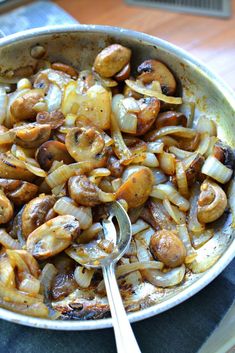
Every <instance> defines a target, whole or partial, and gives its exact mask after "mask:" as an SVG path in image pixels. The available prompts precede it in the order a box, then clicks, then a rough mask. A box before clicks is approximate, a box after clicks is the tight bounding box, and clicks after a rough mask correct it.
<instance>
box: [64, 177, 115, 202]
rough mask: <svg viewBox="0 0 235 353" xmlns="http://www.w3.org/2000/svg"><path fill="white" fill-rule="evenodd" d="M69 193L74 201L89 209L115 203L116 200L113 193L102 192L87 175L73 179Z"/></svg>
mask: <svg viewBox="0 0 235 353" xmlns="http://www.w3.org/2000/svg"><path fill="white" fill-rule="evenodd" d="M68 191H69V195H70V197H71V198H72V199H73V200H74V201H76V202H77V203H78V204H80V205H83V206H88V207H93V206H96V205H98V204H100V203H101V202H109V201H113V199H114V196H113V197H112V194H111V193H105V192H103V191H102V190H100V189H99V188H98V186H97V185H96V184H94V183H92V182H91V181H90V180H89V179H88V178H87V177H86V176H85V175H78V176H74V177H71V178H70V179H69V182H68ZM106 198H107V201H106ZM109 198H111V199H109Z"/></svg>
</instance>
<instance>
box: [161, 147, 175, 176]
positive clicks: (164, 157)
mask: <svg viewBox="0 0 235 353" xmlns="http://www.w3.org/2000/svg"><path fill="white" fill-rule="evenodd" d="M158 159H159V164H160V168H161V170H162V171H163V172H164V173H166V174H167V175H174V174H175V156H174V154H172V153H168V152H163V153H161V154H159V156H158Z"/></svg>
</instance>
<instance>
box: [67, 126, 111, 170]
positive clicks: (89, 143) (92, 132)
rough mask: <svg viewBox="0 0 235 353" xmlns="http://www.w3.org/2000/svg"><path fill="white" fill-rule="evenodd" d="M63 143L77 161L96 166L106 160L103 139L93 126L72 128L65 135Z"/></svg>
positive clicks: (99, 165)
mask: <svg viewBox="0 0 235 353" xmlns="http://www.w3.org/2000/svg"><path fill="white" fill-rule="evenodd" d="M65 145H66V147H67V150H68V152H69V154H70V155H71V156H72V157H73V158H74V159H75V160H76V161H77V162H81V161H86V162H90V163H92V165H93V166H94V168H97V167H102V166H104V164H105V162H106V160H107V156H106V155H105V153H104V152H105V151H104V150H105V148H104V147H105V143H104V139H103V137H102V136H101V134H100V133H99V132H98V131H97V130H96V129H95V128H93V127H89V128H87V129H86V128H83V127H82V128H72V129H71V130H70V131H69V132H68V133H67V135H66V139H65Z"/></svg>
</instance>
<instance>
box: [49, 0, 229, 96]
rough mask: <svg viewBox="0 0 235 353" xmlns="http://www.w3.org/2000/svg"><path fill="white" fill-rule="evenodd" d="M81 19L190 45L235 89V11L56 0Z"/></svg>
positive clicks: (103, 0) (119, 0)
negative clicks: (218, 13)
mask: <svg viewBox="0 0 235 353" xmlns="http://www.w3.org/2000/svg"><path fill="white" fill-rule="evenodd" d="M55 2H56V3H57V4H58V5H60V6H61V7H62V8H64V9H65V10H66V11H67V12H69V13H70V14H71V15H72V16H73V17H74V18H76V19H77V20H78V21H79V22H80V23H86V24H88V23H92V24H103V25H111V26H120V27H124V28H129V29H133V30H137V31H141V32H145V33H148V34H151V35H155V36H157V37H160V38H162V39H165V40H168V41H169V42H171V43H173V44H176V45H178V46H180V47H181V48H183V49H186V50H187V51H189V52H190V53H191V54H193V55H195V56H196V57H198V58H199V59H201V60H202V61H204V62H205V63H207V64H208V65H209V66H210V67H211V68H212V69H213V70H214V71H215V72H217V73H218V74H219V75H220V76H221V77H222V78H223V79H224V80H225V81H226V82H227V83H228V84H229V85H230V86H231V87H232V88H233V89H235V13H234V14H233V16H232V17H231V18H230V19H218V18H212V17H202V16H192V15H188V14H179V13H173V12H168V11H161V10H156V9H153V8H144V7H139V6H138V7H137V6H129V5H127V4H125V3H124V1H122V0H69V1H68V0H56V1H55ZM233 5H234V6H233V8H234V9H235V0H233Z"/></svg>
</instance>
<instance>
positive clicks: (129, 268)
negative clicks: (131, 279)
mask: <svg viewBox="0 0 235 353" xmlns="http://www.w3.org/2000/svg"><path fill="white" fill-rule="evenodd" d="M147 269H151V270H162V269H163V263H162V262H160V261H144V262H132V263H129V264H124V265H120V266H117V269H116V277H117V278H119V277H122V276H126V275H127V274H128V273H130V272H133V271H141V270H147Z"/></svg>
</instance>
